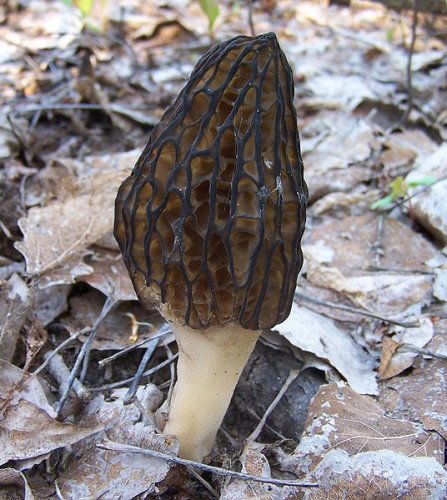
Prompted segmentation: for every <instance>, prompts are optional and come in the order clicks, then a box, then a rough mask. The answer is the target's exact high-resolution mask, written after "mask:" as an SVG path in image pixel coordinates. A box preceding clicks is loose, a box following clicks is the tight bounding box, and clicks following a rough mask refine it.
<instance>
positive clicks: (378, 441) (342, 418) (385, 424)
mask: <svg viewBox="0 0 447 500" xmlns="http://www.w3.org/2000/svg"><path fill="white" fill-rule="evenodd" d="M334 448H336V449H338V450H344V451H346V452H347V453H348V454H349V455H358V454H359V453H361V452H367V451H379V450H392V451H393V452H399V453H401V454H404V455H407V456H409V457H415V456H416V457H417V456H419V457H431V458H433V459H436V460H437V461H438V462H440V463H441V464H442V463H443V460H444V442H443V440H442V439H441V438H440V437H439V436H438V435H437V434H431V433H429V432H426V431H424V429H423V428H422V427H421V426H420V425H419V424H415V423H412V422H407V421H404V420H396V419H393V418H389V417H386V416H385V411H384V409H383V408H382V407H381V406H380V405H379V404H378V403H377V402H376V401H375V400H374V399H372V398H370V397H368V396H360V395H359V394H357V393H355V392H354V391H353V390H352V389H350V388H349V387H338V386H337V385H335V384H332V385H326V386H322V387H321V388H320V390H319V392H318V393H317V395H316V396H315V397H314V399H313V400H312V402H311V404H310V407H309V415H308V418H307V430H306V432H305V435H304V437H303V439H302V440H301V442H300V444H299V445H298V447H297V448H296V450H295V452H294V454H293V456H292V457H293V459H291V462H290V465H291V464H292V463H293V464H294V465H292V467H290V468H289V470H293V471H294V472H295V473H297V474H303V473H304V474H306V473H308V472H310V471H312V470H314V469H315V467H316V466H317V465H318V464H319V463H320V461H321V460H322V459H324V457H325V456H326V455H327V453H328V452H330V450H333V449H334Z"/></svg>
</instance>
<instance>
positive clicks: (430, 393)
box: [380, 330, 447, 440]
mask: <svg viewBox="0 0 447 500" xmlns="http://www.w3.org/2000/svg"><path fill="white" fill-rule="evenodd" d="M446 331H447V330H445V331H444V332H441V333H440V335H439V339H440V340H441V341H440V342H439V344H441V345H440V346H439V347H437V348H436V349H434V348H432V349H434V350H439V351H443V352H444V353H447V336H446V335H445V332H446ZM435 340H437V339H436V337H435ZM446 394H447V367H446V362H445V361H444V360H441V359H424V358H419V363H418V364H417V366H416V367H415V368H414V369H413V370H412V371H411V373H409V374H406V375H405V376H401V377H395V378H393V379H392V380H387V381H385V382H384V383H383V384H382V389H381V393H380V402H381V403H382V404H383V405H384V407H385V408H386V409H387V410H388V411H389V412H392V413H393V415H396V416H400V415H404V416H406V417H407V418H411V419H412V420H415V421H418V422H421V423H422V425H423V426H424V428H425V429H427V430H435V431H437V432H439V434H441V435H442V436H443V438H444V439H446V440H447V398H446V397H445V395H446Z"/></svg>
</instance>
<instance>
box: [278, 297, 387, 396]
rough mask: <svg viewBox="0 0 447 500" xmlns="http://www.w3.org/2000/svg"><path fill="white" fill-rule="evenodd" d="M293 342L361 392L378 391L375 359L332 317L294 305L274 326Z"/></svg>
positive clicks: (371, 392)
mask: <svg viewBox="0 0 447 500" xmlns="http://www.w3.org/2000/svg"><path fill="white" fill-rule="evenodd" d="M275 330H276V331H277V332H279V333H280V334H281V335H283V336H284V337H285V338H286V339H287V340H288V341H289V342H290V343H291V344H292V345H294V346H295V347H298V348H299V349H301V350H302V351H306V352H311V353H312V354H314V355H316V356H317V357H319V358H321V359H323V360H325V361H327V362H328V363H330V364H331V365H332V366H333V367H334V368H335V369H336V370H337V371H338V372H339V373H340V374H341V375H342V376H343V377H344V378H345V379H346V380H347V381H348V383H349V385H350V386H351V387H352V388H353V389H354V390H356V391H357V392H360V393H362V394H377V392H378V389H377V382H376V374H375V372H374V367H375V361H374V359H373V358H372V357H371V356H369V355H368V353H367V352H366V351H364V350H363V349H362V348H361V347H360V346H359V345H358V344H357V343H356V342H355V341H354V340H353V339H352V337H351V336H350V335H349V334H348V333H347V332H346V331H345V330H342V329H341V328H339V327H338V326H337V325H336V324H335V323H334V322H333V321H332V320H331V319H329V318H326V317H324V316H322V315H320V314H318V313H315V312H313V311H311V310H310V309H307V308H305V307H300V306H298V305H296V304H293V306H292V310H291V312H290V316H289V317H288V318H287V319H286V321H284V323H281V324H280V325H277V326H276V327H275Z"/></svg>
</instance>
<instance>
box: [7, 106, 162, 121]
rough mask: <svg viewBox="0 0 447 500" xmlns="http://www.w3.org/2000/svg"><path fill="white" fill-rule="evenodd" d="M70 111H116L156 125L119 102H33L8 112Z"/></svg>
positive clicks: (24, 113)
mask: <svg viewBox="0 0 447 500" xmlns="http://www.w3.org/2000/svg"><path fill="white" fill-rule="evenodd" d="M67 110H69V111H71V110H73V111H74V110H91V111H105V112H107V113H116V114H117V115H123V116H125V117H126V118H130V119H131V120H134V121H136V122H138V123H142V124H143V125H152V126H153V125H156V124H157V119H156V118H155V117H151V116H149V115H144V114H143V113H141V112H140V111H139V110H137V109H135V110H134V109H129V108H126V107H124V106H121V105H119V104H108V105H101V104H91V103H52V104H35V105H30V106H24V107H23V108H19V109H16V110H14V111H12V112H11V113H9V114H10V115H13V116H20V115H27V114H29V113H37V112H42V111H67Z"/></svg>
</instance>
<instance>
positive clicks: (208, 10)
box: [199, 0, 219, 34]
mask: <svg viewBox="0 0 447 500" xmlns="http://www.w3.org/2000/svg"><path fill="white" fill-rule="evenodd" d="M199 4H200V7H201V9H202V10H203V12H204V13H205V14H206V17H207V18H208V30H209V32H210V34H212V33H213V27H214V23H215V21H216V19H217V16H218V15H219V6H218V4H217V0H199Z"/></svg>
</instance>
